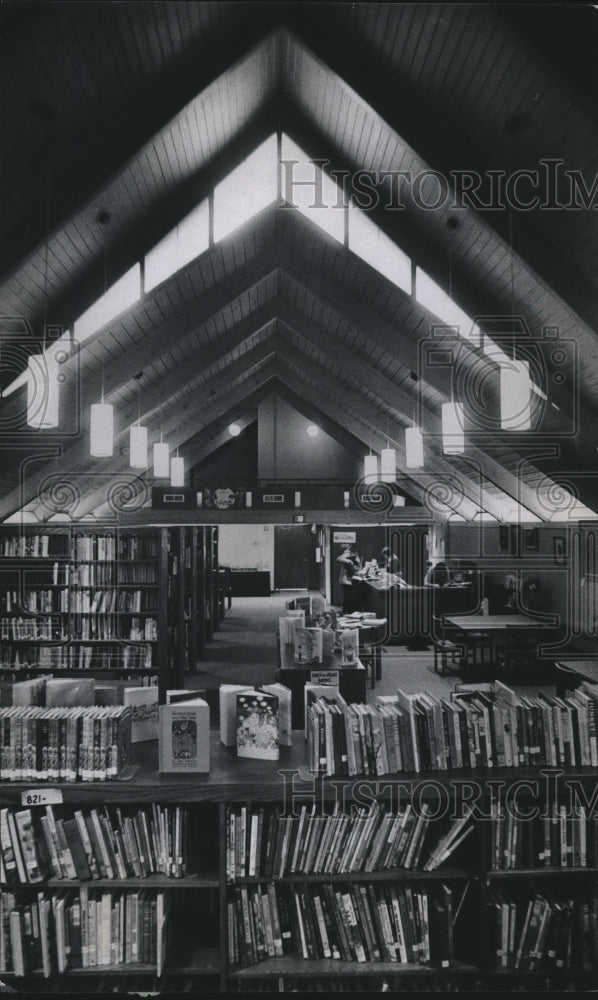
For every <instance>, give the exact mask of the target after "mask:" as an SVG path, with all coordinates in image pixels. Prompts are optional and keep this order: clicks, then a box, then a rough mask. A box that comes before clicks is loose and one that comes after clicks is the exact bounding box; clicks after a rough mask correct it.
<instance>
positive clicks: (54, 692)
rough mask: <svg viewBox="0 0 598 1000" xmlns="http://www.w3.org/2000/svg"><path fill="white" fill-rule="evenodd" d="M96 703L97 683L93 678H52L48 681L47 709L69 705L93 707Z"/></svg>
mask: <svg viewBox="0 0 598 1000" xmlns="http://www.w3.org/2000/svg"><path fill="white" fill-rule="evenodd" d="M94 702H95V681H94V679H93V678H92V677H69V678H66V677H51V678H50V679H49V680H47V681H46V707H47V708H55V707H56V708H63V707H68V706H69V705H73V706H75V705H76V706H80V705H83V706H85V707H91V706H92V705H93V704H94Z"/></svg>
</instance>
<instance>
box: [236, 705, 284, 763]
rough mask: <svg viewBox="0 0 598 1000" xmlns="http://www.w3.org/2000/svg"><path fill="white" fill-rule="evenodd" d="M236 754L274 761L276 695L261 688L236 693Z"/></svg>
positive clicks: (276, 723)
mask: <svg viewBox="0 0 598 1000" xmlns="http://www.w3.org/2000/svg"><path fill="white" fill-rule="evenodd" d="M237 756H238V757H253V758H257V759H260V760H278V757H279V713H278V698H277V697H276V696H275V695H272V694H264V692H263V691H245V692H244V693H243V694H238V695H237Z"/></svg>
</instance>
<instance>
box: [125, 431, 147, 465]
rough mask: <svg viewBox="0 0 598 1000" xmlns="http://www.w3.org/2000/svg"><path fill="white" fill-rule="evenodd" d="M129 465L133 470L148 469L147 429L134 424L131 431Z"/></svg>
mask: <svg viewBox="0 0 598 1000" xmlns="http://www.w3.org/2000/svg"><path fill="white" fill-rule="evenodd" d="M129 465H130V466H131V468H132V469H147V427H142V426H141V424H133V426H132V427H131V430H130V431H129Z"/></svg>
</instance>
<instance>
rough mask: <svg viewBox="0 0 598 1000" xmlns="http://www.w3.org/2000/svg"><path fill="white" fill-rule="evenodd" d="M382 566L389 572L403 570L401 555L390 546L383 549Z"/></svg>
mask: <svg viewBox="0 0 598 1000" xmlns="http://www.w3.org/2000/svg"><path fill="white" fill-rule="evenodd" d="M380 568H381V569H385V570H386V572H387V573H399V574H400V572H401V563H400V560H399V557H398V556H396V555H395V554H394V552H392V551H391V550H390V549H389V548H388V546H386V547H385V548H383V549H382V553H381V559H380Z"/></svg>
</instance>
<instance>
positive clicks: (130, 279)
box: [74, 262, 141, 344]
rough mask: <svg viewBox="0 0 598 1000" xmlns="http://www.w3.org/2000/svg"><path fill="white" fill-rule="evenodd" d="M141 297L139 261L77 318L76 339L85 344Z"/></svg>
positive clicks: (75, 326)
mask: <svg viewBox="0 0 598 1000" xmlns="http://www.w3.org/2000/svg"><path fill="white" fill-rule="evenodd" d="M140 297H141V265H140V264H139V262H137V263H136V264H133V267H131V268H129V270H128V271H126V272H125V274H123V276H122V278H119V279H118V281H115V282H114V284H113V285H112V286H111V287H110V288H108V290H107V291H106V292H104V294H103V295H101V296H100V298H99V299H97V300H96V301H95V302H94V303H93V305H91V306H90V307H89V309H87V310H86V311H85V312H84V313H82V314H81V316H79V319H77V320H75V325H74V336H75V339H76V340H77V341H78V342H79V343H80V344H84V343H85V341H86V340H89V338H90V337H92V336H93V334H94V333H97V331H98V330H101V329H102V327H103V326H106V324H107V323H110V322H111V321H112V320H113V319H115V318H116V317H117V316H119V315H120V313H122V312H124V311H125V309H128V308H129V307H130V306H132V305H134V304H135V302H137V301H138V300H139V298H140Z"/></svg>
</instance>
